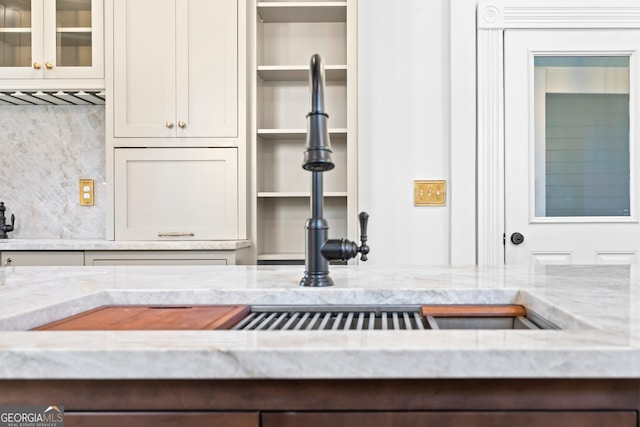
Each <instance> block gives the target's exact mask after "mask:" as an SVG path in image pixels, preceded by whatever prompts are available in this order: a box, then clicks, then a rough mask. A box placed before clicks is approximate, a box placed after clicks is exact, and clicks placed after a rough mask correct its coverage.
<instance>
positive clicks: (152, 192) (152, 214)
mask: <svg viewBox="0 0 640 427" xmlns="http://www.w3.org/2000/svg"><path fill="white" fill-rule="evenodd" d="M114 172H115V179H114V182H115V191H114V192H115V238H116V240H226V239H236V238H237V237H238V177H237V152H236V149H235V148H121V149H116V150H115V171H114Z"/></svg>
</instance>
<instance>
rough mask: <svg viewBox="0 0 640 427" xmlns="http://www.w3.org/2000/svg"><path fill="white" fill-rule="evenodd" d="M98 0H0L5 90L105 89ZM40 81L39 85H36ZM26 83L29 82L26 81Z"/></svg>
mask: <svg viewBox="0 0 640 427" xmlns="http://www.w3.org/2000/svg"><path fill="white" fill-rule="evenodd" d="M103 16H104V6H103V0H0V79H4V80H5V81H3V82H2V83H1V84H2V86H3V87H6V88H16V87H17V88H22V89H29V88H59V89H64V88H66V87H67V86H69V85H68V84H59V85H56V83H55V81H56V80H57V79H78V80H80V81H79V82H77V83H76V82H74V83H72V84H71V86H73V87H75V88H78V89H81V88H88V87H97V86H104V80H102V83H95V82H94V81H91V82H89V83H87V82H84V83H82V79H103V78H104V59H103V58H104V47H103V39H104V30H103V26H104V24H103V19H104V18H103ZM39 81H40V83H38V82H39ZM29 82H30V83H29Z"/></svg>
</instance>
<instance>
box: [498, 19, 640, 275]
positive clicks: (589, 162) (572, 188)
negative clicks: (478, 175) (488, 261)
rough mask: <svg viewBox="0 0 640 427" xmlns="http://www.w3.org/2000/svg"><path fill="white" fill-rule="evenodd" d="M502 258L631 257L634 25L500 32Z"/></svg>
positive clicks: (635, 241) (595, 260)
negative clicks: (502, 66) (626, 27)
mask: <svg viewBox="0 0 640 427" xmlns="http://www.w3.org/2000/svg"><path fill="white" fill-rule="evenodd" d="M504 43H505V44H504V49H505V56H504V57H505V71H504V72H505V75H504V78H505V92H504V93H505V261H506V263H507V264H529V263H534V264H537V263H541V264H599V263H602V264H610V263H617V264H620V263H622V264H627V263H635V262H637V252H638V249H639V248H640V225H639V224H638V205H637V202H638V188H639V185H638V181H637V179H638V173H637V170H636V169H637V166H636V167H634V165H638V164H639V163H638V154H637V152H638V143H639V139H638V129H637V125H636V123H637V121H636V120H633V118H634V117H635V116H636V115H637V114H638V112H640V109H639V108H638V98H639V97H638V96H637V95H638V94H637V92H638V90H639V88H640V84H639V83H640V72H639V71H640V70H639V69H638V67H639V65H640V63H639V62H638V53H639V51H640V31H637V30H636V31H630V30H508V31H505V41H504Z"/></svg>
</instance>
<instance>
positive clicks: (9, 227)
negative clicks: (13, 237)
mask: <svg viewBox="0 0 640 427" xmlns="http://www.w3.org/2000/svg"><path fill="white" fill-rule="evenodd" d="M6 210H7V208H5V207H4V202H0V239H7V238H9V236H7V233H8V232H10V231H13V227H14V225H15V224H16V216H15V215H14V214H11V224H7V219H6V218H5V216H4V212H5V211H6Z"/></svg>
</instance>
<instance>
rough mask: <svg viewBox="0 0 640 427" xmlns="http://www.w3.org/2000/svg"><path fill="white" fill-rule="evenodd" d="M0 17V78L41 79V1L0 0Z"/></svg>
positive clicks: (42, 47)
mask: <svg viewBox="0 0 640 427" xmlns="http://www.w3.org/2000/svg"><path fill="white" fill-rule="evenodd" d="M0 16H2V17H3V19H2V21H1V22H0V46H2V51H1V52H2V54H1V55H0V78H3V79H39V78H42V74H43V70H44V66H43V64H42V59H41V58H42V57H43V55H44V45H43V34H42V31H43V27H44V23H43V3H42V0H31V1H22V2H16V1H14V0H0Z"/></svg>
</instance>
